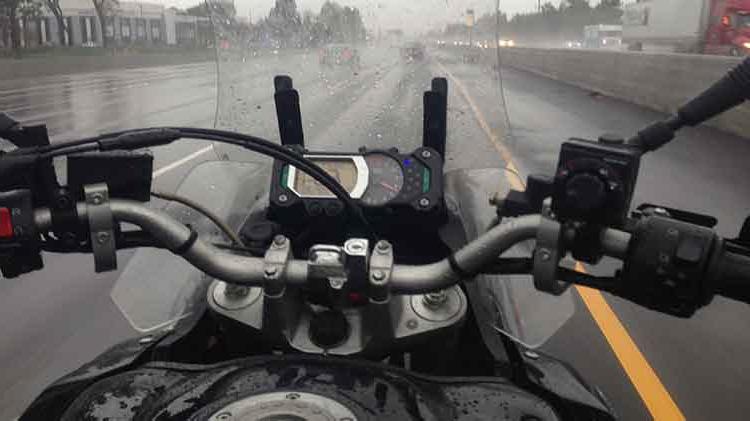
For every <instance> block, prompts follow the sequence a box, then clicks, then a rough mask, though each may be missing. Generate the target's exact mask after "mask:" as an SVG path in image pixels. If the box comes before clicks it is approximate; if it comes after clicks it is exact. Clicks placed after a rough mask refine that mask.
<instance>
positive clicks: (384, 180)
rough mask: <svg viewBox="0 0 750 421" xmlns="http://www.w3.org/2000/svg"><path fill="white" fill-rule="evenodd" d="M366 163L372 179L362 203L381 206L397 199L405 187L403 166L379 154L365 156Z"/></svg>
mask: <svg viewBox="0 0 750 421" xmlns="http://www.w3.org/2000/svg"><path fill="white" fill-rule="evenodd" d="M365 162H367V167H368V168H369V170H370V177H369V181H368V183H367V190H366V191H365V194H364V196H362V203H364V204H365V205H368V206H381V205H384V204H386V203H388V202H390V201H391V200H393V199H394V198H396V196H398V194H399V193H401V188H403V187H404V171H403V169H402V168H401V164H400V163H399V162H398V161H396V160H395V159H393V158H391V157H390V156H388V155H385V154H379V153H376V154H370V155H367V156H365Z"/></svg>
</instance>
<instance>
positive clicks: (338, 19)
mask: <svg viewBox="0 0 750 421" xmlns="http://www.w3.org/2000/svg"><path fill="white" fill-rule="evenodd" d="M213 9H214V10H213V11H214V13H215V12H216V9H217V8H213ZM192 10H193V9H188V11H189V12H191V11H192ZM194 12H195V11H192V12H191V13H194ZM220 12H221V13H223V14H224V15H226V14H227V13H226V10H224V9H221V10H220ZM231 12H234V11H231ZM233 21H234V28H233V30H234V32H235V36H240V37H241V38H243V39H244V40H245V41H246V42H248V43H254V44H263V45H267V46H274V47H279V48H286V47H297V48H303V47H315V46H319V45H325V44H329V43H358V42H362V41H364V40H365V39H366V36H367V32H366V30H365V25H364V22H363V20H362V14H361V12H360V11H359V9H358V8H356V7H350V6H342V5H341V4H339V3H337V2H335V1H332V0H329V1H326V2H325V3H324V4H323V6H321V8H320V12H318V13H315V12H313V11H309V10H307V11H304V12H303V13H300V10H299V9H298V8H297V3H296V1H295V0H276V2H275V4H274V7H273V8H271V10H270V11H269V12H268V16H266V17H264V18H262V19H261V20H259V21H258V22H256V23H254V24H253V23H247V24H240V23H239V22H237V20H236V19H233Z"/></svg>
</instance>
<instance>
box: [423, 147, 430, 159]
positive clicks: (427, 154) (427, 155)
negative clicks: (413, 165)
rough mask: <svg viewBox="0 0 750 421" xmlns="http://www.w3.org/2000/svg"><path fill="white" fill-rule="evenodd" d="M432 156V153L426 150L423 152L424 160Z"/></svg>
mask: <svg viewBox="0 0 750 421" xmlns="http://www.w3.org/2000/svg"><path fill="white" fill-rule="evenodd" d="M431 156H432V154H431V153H430V151H428V150H426V149H425V150H423V151H422V158H429V157H431Z"/></svg>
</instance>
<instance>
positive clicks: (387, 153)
mask: <svg viewBox="0 0 750 421" xmlns="http://www.w3.org/2000/svg"><path fill="white" fill-rule="evenodd" d="M373 155H385V156H387V157H388V158H391V159H392V160H394V161H396V163H397V164H398V166H399V168H400V169H401V176H402V177H405V176H406V173H405V169H404V164H403V163H402V162H401V159H400V157H399V155H398V154H394V153H392V152H391V151H388V150H372V151H367V152H365V153H364V154H362V157H363V159H365V164H367V160H366V158H367V157H368V156H373ZM367 168H368V170H369V168H370V167H369V166H368V167H367ZM367 186H368V187H369V186H370V182H369V179H368V182H367ZM403 192H404V187H403V186H401V188H400V189H399V191H398V193H396V195H395V196H394V197H393V198H392V199H390V200H388V201H387V202H384V203H380V204H375V205H370V204H367V203H365V202H364V200H363V198H364V196H365V195H364V194H362V197H360V198H359V199H360V203H362V206H366V207H368V208H381V207H384V206H388V205H389V204H390V203H392V202H393V201H395V200H396V199H398V198H399V197H401V195H402V194H403ZM365 193H367V190H365Z"/></svg>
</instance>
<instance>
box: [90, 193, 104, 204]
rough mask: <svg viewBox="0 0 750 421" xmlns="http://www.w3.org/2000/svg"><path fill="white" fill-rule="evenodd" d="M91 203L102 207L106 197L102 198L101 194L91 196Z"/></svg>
mask: <svg viewBox="0 0 750 421" xmlns="http://www.w3.org/2000/svg"><path fill="white" fill-rule="evenodd" d="M91 201H92V202H94V204H95V205H101V204H102V202H103V201H104V196H102V195H101V193H95V194H94V195H92V196H91Z"/></svg>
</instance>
